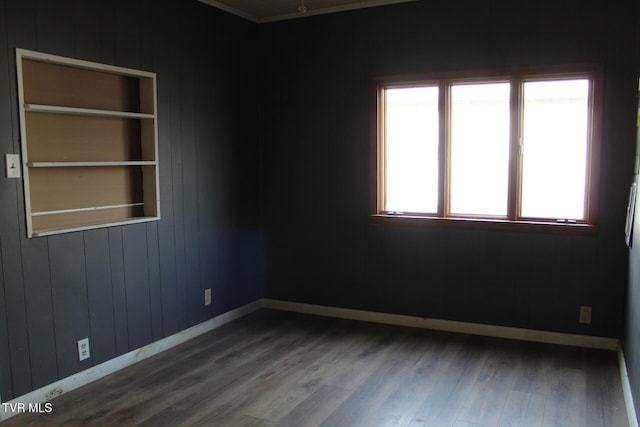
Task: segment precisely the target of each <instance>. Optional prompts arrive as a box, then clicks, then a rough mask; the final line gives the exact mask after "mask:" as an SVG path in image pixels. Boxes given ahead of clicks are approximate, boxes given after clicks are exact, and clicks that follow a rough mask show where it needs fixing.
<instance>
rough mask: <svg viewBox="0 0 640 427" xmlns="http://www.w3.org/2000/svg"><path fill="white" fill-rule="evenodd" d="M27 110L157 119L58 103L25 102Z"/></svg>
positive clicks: (149, 116) (130, 113)
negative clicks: (58, 104) (63, 105)
mask: <svg viewBox="0 0 640 427" xmlns="http://www.w3.org/2000/svg"><path fill="white" fill-rule="evenodd" d="M24 110H25V111H32V112H35V113H55V114H79V115H83V116H101V117H121V118H125V119H155V115H154V114H146V113H133V112H129V111H110V110H94V109H91V108H75V107H60V106H57V105H42V104H24Z"/></svg>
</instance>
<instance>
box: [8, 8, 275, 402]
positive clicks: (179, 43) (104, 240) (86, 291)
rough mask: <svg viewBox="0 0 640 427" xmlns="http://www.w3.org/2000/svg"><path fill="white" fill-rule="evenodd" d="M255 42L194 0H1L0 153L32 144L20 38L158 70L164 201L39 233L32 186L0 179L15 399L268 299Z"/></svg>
mask: <svg viewBox="0 0 640 427" xmlns="http://www.w3.org/2000/svg"><path fill="white" fill-rule="evenodd" d="M256 38H257V25H255V24H253V23H250V22H248V21H245V20H243V19H240V18H237V17H234V16H232V15H229V14H227V13H224V12H221V11H219V10H217V9H215V8H212V7H210V6H207V5H204V4H202V3H199V2H197V1H195V0H193V1H185V0H170V1H152V0H115V1H108V2H105V1H99V0H75V1H74V0H55V1H53V0H0V58H2V61H0V153H17V152H19V150H20V148H19V147H20V144H19V127H18V108H17V96H16V77H15V59H14V58H15V57H14V55H15V51H14V49H15V48H16V47H20V48H25V49H31V50H37V51H42V52H47V53H53V54H59V55H63V56H68V57H73V58H79V59H83V60H89V61H97V62H102V63H106V64H114V65H119V66H124V67H131V68H138V69H143V70H150V71H154V72H156V73H157V78H158V126H159V134H158V139H159V152H160V154H159V159H160V187H161V193H160V197H161V203H160V205H161V210H162V212H161V213H162V220H160V221H158V222H151V223H147V224H137V225H128V226H122V227H112V228H105V229H98V230H92V231H86V232H77V233H70V234H63V235H57V236H52V237H43V238H34V239H27V238H26V237H25V236H26V231H25V219H24V199H23V190H22V181H21V180H15V179H6V178H4V177H2V178H0V257H1V258H0V393H1V397H2V400H3V401H6V400H9V399H11V398H13V397H17V396H20V395H23V394H25V393H27V392H29V391H31V390H33V389H35V388H38V387H42V386H44V385H46V384H49V383H51V382H53V381H56V380H58V379H60V378H63V377H66V376H69V375H71V374H73V373H76V372H78V371H80V370H83V369H87V368H89V367H91V366H92V365H95V364H98V363H101V362H104V361H107V360H109V359H112V358H114V357H116V356H118V355H121V354H123V353H126V352H128V351H131V350H134V349H137V348H139V347H141V346H144V345H145V344H149V343H151V342H153V341H156V340H158V339H160V338H163V337H166V336H168V335H171V334H173V333H176V332H178V331H180V330H183V329H185V328H187V327H189V326H192V325H195V324H197V323H199V322H202V321H204V320H206V319H209V318H211V317H214V316H216V315H218V314H220V313H223V312H226V311H228V310H230V309H233V308H235V307H238V306H240V305H243V304H245V303H248V302H251V301H253V300H256V299H257V298H260V297H261V296H262V292H263V289H262V273H261V268H262V267H261V262H262V261H261V260H262V254H261V251H262V247H261V246H262V241H261V239H262V238H261V235H260V216H259V212H260V209H259V204H260V183H259V181H260V179H259V173H260V146H259V144H260V138H259V129H258V122H259V110H260V105H259V102H258V98H257V94H258V93H259V90H260V87H259V79H258V76H257V74H256V72H257V70H258V68H259V62H258V56H257V51H256V49H255V43H256ZM209 287H210V288H212V291H213V304H212V305H211V306H209V307H206V308H205V307H204V304H203V303H204V297H203V290H204V289H205V288H209ZM84 337H89V338H90V340H91V353H92V358H91V359H89V360H87V361H84V362H78V360H77V350H76V341H77V340H79V339H81V338H84Z"/></svg>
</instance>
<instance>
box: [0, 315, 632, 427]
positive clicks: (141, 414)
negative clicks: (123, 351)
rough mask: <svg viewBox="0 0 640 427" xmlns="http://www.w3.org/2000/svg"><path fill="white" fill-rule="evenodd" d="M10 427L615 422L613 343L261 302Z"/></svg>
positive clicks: (470, 426)
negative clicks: (565, 341)
mask: <svg viewBox="0 0 640 427" xmlns="http://www.w3.org/2000/svg"><path fill="white" fill-rule="evenodd" d="M52 405H53V412H51V413H50V414H25V415H20V416H16V417H14V418H11V419H10V420H8V421H5V422H3V423H2V424H1V427H12V426H80V425H96V426H234V427H235V426H431V427H483V426H499V427H507V426H510V427H514V426H526V427H533V426H537V427H541V426H575V427H596V426H611V427H624V426H628V422H627V418H626V412H625V407H624V400H623V397H622V386H621V383H620V379H619V374H618V367H617V358H616V354H615V353H614V352H608V351H595V350H586V349H578V348H571V347H563V346H554V345H543V344H534V343H526V342H519V341H511V340H502V339H493V338H486V337H474V336H465V335H457V334H449V333H441V332H433V331H425V330H416V329H408V328H400V327H392V326H385V325H376V324H368V323H360V322H354V321H347V320H339V319H329V318H322V317H314V316H306V315H301V314H294V313H285V312H278V311H270V310H260V311H257V312H255V313H252V314H250V315H248V316H246V317H244V318H242V319H239V320H236V321H234V322H231V323H229V324H227V325H225V326H223V327H221V328H219V329H216V330H214V331H212V332H210V333H208V334H205V335H202V336H200V337H198V338H195V339H193V340H191V341H189V342H188V343H185V344H183V345H181V346H178V347H175V348H173V349H171V350H168V351H166V352H164V353H162V354H160V355H157V356H154V357H152V358H149V359H147V360H145V361H143V362H140V363H138V364H136V365H134V366H131V367H129V368H127V369H124V370H122V371H120V372H117V373H115V374H113V375H110V376H108V377H105V378H103V379H102V380H99V381H96V382H94V383H92V384H89V385H87V386H85V387H82V388H80V389H78V390H75V391H72V392H69V393H67V394H65V395H63V396H60V397H58V398H57V399H54V400H53V401H52Z"/></svg>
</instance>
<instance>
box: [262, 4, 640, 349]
mask: <svg viewBox="0 0 640 427" xmlns="http://www.w3.org/2000/svg"><path fill="white" fill-rule="evenodd" d="M638 16H639V7H638V4H637V2H635V3H634V2H622V1H614V2H596V3H588V4H587V3H585V2H580V1H576V0H561V1H554V2H548V1H544V0H523V1H518V2H513V1H510V0H490V1H482V2H479V1H475V0H457V1H440V0H435V1H416V2H409V3H403V4H398V5H393V6H385V7H377V8H370V9H362V10H357V11H351V12H345V13H339V14H333V15H322V16H314V17H307V18H303V19H298V20H292V21H285V22H276V23H270V24H264V25H261V26H260V33H261V40H262V53H263V64H264V73H263V88H264V91H263V113H262V114H263V115H262V137H263V157H264V224H265V248H266V249H265V254H266V255H265V271H266V296H267V297H268V298H276V299H284V300H291V301H298V302H304V303H312V304H323V305H329V306H338V307H348V308H355V309H364V310H373V311H381V312H389V313H400V314H407V315H416V316H425V317H433V318H442V319H453V320H459V321H469V322H480V323H488V324H497V325H506V326H513V327H522V328H531V329H540V330H548V331H560V332H569V333H579V334H586V335H596V336H607V337H619V336H620V334H621V330H622V323H623V310H624V308H625V305H624V295H625V283H626V277H627V249H626V246H625V243H624V224H625V211H626V205H627V197H628V189H629V184H630V182H631V179H632V175H633V156H634V132H635V130H634V125H635V114H636V113H635V92H636V88H637V84H638V81H637V78H638V75H637V71H638V63H639V60H640V58H639V56H640V55H639V52H638V27H639V22H638ZM580 62H597V63H601V64H602V65H603V66H604V70H605V88H604V89H605V94H604V98H605V99H604V116H603V120H604V122H603V139H602V153H601V154H602V170H601V176H600V182H599V184H600V203H599V208H600V211H599V213H600V221H599V226H598V234H597V235H595V236H589V237H586V236H568V235H554V234H544V233H535V232H531V233H522V232H510V231H495V230H494V231H491V230H479V229H478V230H473V229H456V228H447V229H445V228H437V227H428V228H413V227H403V226H383V225H372V224H371V223H370V222H369V220H368V209H369V176H370V174H369V172H370V171H369V158H370V157H369V155H370V151H369V150H370V129H371V123H370V108H369V95H370V94H369V84H370V81H371V78H372V77H373V76H378V75H394V74H407V73H421V72H427V71H434V70H461V69H482V68H499V67H506V66H526V65H535V64H564V63H580ZM581 305H589V306H593V323H592V325H590V326H589V325H581V324H579V323H578V315H579V306H581Z"/></svg>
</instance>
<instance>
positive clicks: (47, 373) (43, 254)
mask: <svg viewBox="0 0 640 427" xmlns="http://www.w3.org/2000/svg"><path fill="white" fill-rule="evenodd" d="M35 18H36V9H35V2H34V1H31V0H29V1H9V2H8V3H7V27H6V28H7V35H8V52H7V53H8V58H7V59H8V61H7V63H8V64H9V67H10V69H9V76H10V89H11V90H10V97H9V100H10V102H11V114H12V120H11V124H10V126H11V128H12V129H13V135H12V137H13V147H14V150H13V152H19V148H18V147H19V146H20V137H19V134H20V132H19V127H18V117H17V94H16V80H15V56H14V55H15V48H16V47H25V48H35V47H36V40H37V28H36V19H35ZM11 184H12V185H15V186H16V189H15V190H14V191H16V193H14V194H15V195H16V196H17V197H16V201H15V202H14V203H10V204H9V205H8V207H10V208H12V209H15V210H16V212H17V217H13V218H10V219H9V220H10V222H9V225H13V227H14V230H15V231H12V232H9V233H7V235H8V236H11V234H12V233H14V232H16V231H18V232H19V234H18V236H17V237H18V238H19V241H18V242H15V241H14V242H11V243H9V242H7V243H9V244H10V245H11V246H6V245H4V243H3V250H4V253H3V255H5V256H6V255H8V252H9V250H6V249H7V248H10V249H11V251H15V252H17V254H19V255H18V256H19V259H15V260H12V261H15V264H14V265H15V266H18V267H19V268H21V269H22V272H21V276H20V279H21V280H20V282H17V283H15V284H11V287H13V286H14V285H15V286H20V287H21V288H22V289H19V290H18V292H21V293H22V297H23V298H24V306H23V307H24V308H23V309H24V310H25V312H26V318H25V319H24V324H23V325H20V326H18V328H25V329H26V334H27V336H28V343H27V347H26V353H24V354H22V356H21V357H22V360H17V359H18V357H20V356H18V357H16V354H13V352H14V349H13V345H12V366H13V367H14V369H16V368H18V369H20V372H19V373H18V375H16V373H15V372H14V377H13V380H14V392H15V394H16V395H20V394H21V393H23V392H25V391H28V390H30V389H31V388H32V387H39V386H42V385H44V384H47V383H49V382H51V381H53V380H55V378H57V363H56V354H55V336H54V330H53V312H52V301H51V285H50V279H49V268H48V253H47V242H46V240H43V241H40V242H31V243H32V244H29V243H30V242H27V241H26V240H25V239H24V236H25V225H24V205H23V203H24V201H23V196H22V188H21V185H22V182H21V181H19V180H18V181H14V182H12V183H11ZM3 234H4V233H3ZM5 270H6V267H5ZM19 301H20V299H19ZM18 308H20V307H18ZM10 327H11V328H13V327H15V326H10ZM16 350H18V351H22V350H23V349H22V348H20V347H18V348H16ZM25 362H26V363H29V364H30V370H24V368H23V367H22V366H20V365H22V364H23V363H25ZM16 365H18V366H16ZM27 380H28V381H29V383H28V387H27V388H26V389H25V388H24V387H25V386H27V384H26V381H27Z"/></svg>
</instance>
